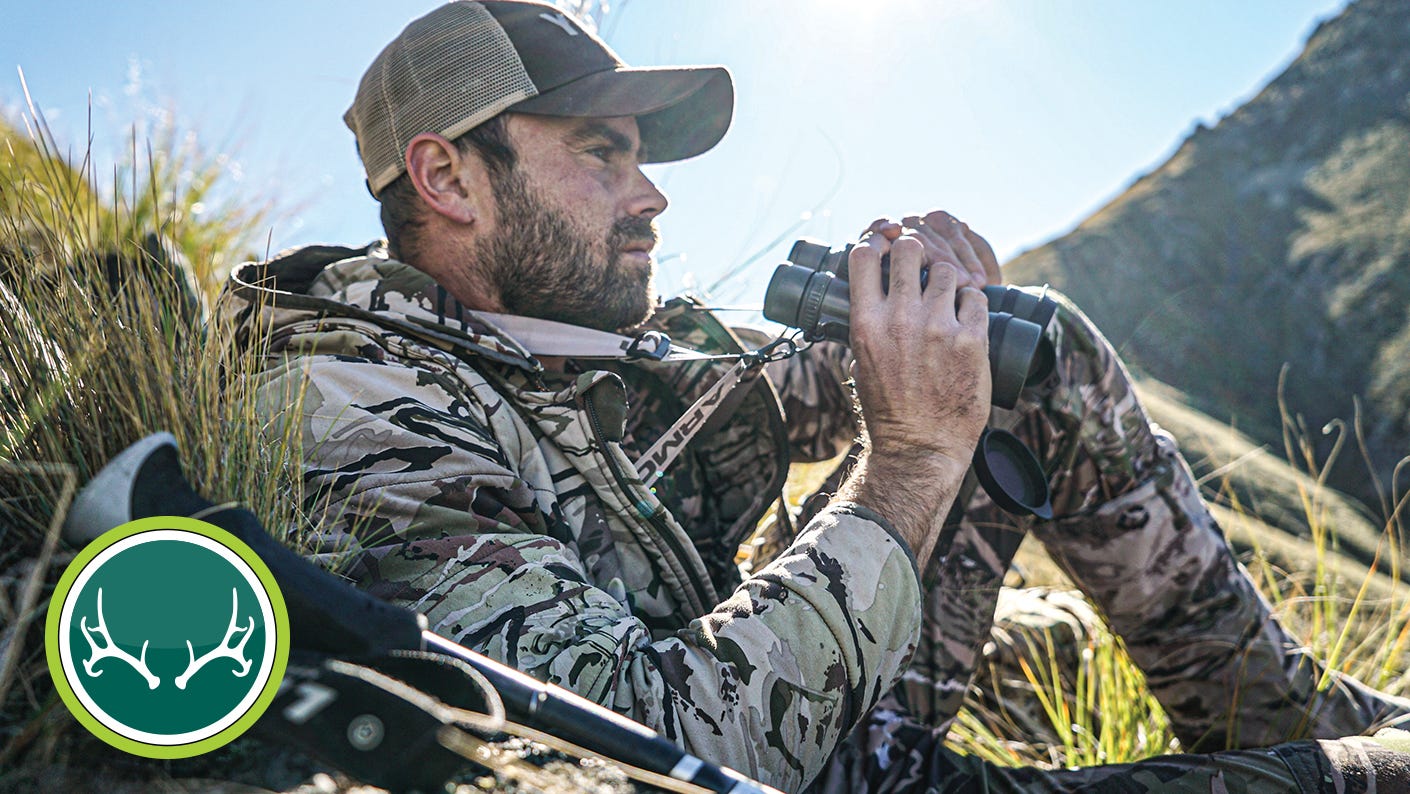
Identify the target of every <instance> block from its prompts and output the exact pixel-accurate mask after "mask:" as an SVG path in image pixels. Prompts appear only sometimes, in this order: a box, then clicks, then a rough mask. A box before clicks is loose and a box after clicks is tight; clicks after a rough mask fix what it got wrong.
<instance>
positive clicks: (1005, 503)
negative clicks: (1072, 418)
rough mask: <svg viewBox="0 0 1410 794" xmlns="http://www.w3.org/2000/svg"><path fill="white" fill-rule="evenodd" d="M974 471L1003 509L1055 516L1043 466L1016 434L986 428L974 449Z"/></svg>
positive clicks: (985, 489) (1011, 511) (1044, 517)
mask: <svg viewBox="0 0 1410 794" xmlns="http://www.w3.org/2000/svg"><path fill="white" fill-rule="evenodd" d="M974 473H975V475H976V476H977V477H978V478H979V484H980V485H982V486H984V492H985V493H987V494H989V498H990V499H993V500H994V504H996V505H998V506H999V507H1000V508H1001V509H1003V510H1006V511H1008V512H1009V513H1012V514H1014V515H1034V516H1037V517H1038V518H1042V519H1049V518H1052V517H1053V506H1052V503H1051V502H1050V500H1049V492H1048V477H1047V475H1046V474H1044V473H1043V466H1042V464H1040V463H1039V462H1038V459H1037V458H1036V457H1034V455H1033V453H1032V452H1031V451H1030V450H1029V449H1028V447H1026V446H1024V444H1023V442H1022V441H1020V440H1019V439H1018V436H1015V435H1014V434H1013V433H1010V432H1008V431H1007V430H994V429H991V428H986V429H985V430H984V432H983V434H981V435H980V436H979V446H978V447H976V448H975V450H974Z"/></svg>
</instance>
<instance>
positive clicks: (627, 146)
mask: <svg viewBox="0 0 1410 794" xmlns="http://www.w3.org/2000/svg"><path fill="white" fill-rule="evenodd" d="M597 140H604V141H606V142H607V145H608V146H609V147H611V148H612V150H613V151H617V152H621V153H623V154H631V153H632V148H633V147H632V139H631V138H628V137H627V136H626V135H625V134H623V133H621V132H619V131H618V130H615V129H613V128H611V127H609V126H607V125H606V124H605V123H603V122H600V121H585V122H583V123H581V124H579V125H577V126H576V127H574V128H573V129H572V131H571V132H569V133H568V143H569V144H577V145H581V144H585V143H593V142H595V141H597ZM636 159H637V161H638V162H643V161H645V160H646V145H645V144H642V145H641V146H639V147H636Z"/></svg>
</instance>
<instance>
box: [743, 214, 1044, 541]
mask: <svg viewBox="0 0 1410 794" xmlns="http://www.w3.org/2000/svg"><path fill="white" fill-rule="evenodd" d="M851 250H852V246H850V245H849V246H847V247H845V248H840V249H833V248H831V247H829V246H828V245H826V244H824V243H820V242H817V241H815V240H807V239H804V240H799V241H797V242H795V243H794V244H793V249H792V250H791V251H789V253H788V262H785V263H783V264H780V265H779V266H778V268H777V269H776V270H775V271H774V275H773V278H771V279H770V280H769V286H768V288H767V290H766V291H765V293H764V317H766V318H768V319H770V320H773V321H774V322H776V323H782V324H783V325H786V326H788V327H790V328H797V329H799V330H800V331H802V332H803V335H804V337H805V338H806V339H808V340H810V341H820V340H823V339H831V340H834V341H838V342H842V343H844V344H846V343H847V342H848V341H849V336H850V332H851V328H850V325H849V321H848V318H849V316H850V312H851V301H850V297H849V291H850V287H849V284H848V281H847V276H848V274H847V255H848V254H849V253H850V252H851ZM890 273H891V263H890V258H889V256H883V257H882V260H881V274H882V288H883V289H887V288H889V286H890V277H891V276H890ZM929 275H930V271H929V269H928V268H924V269H922V270H921V274H920V280H921V289H924V288H925V285H926V283H927V281H928V278H929ZM984 295H985V297H987V298H988V300H989V373H990V375H991V376H992V382H993V392H992V397H991V402H992V403H993V404H994V405H995V406H997V407H999V408H1013V407H1014V406H1016V405H1017V404H1018V397H1019V394H1020V393H1021V392H1022V391H1023V387H1024V385H1025V384H1027V383H1030V382H1038V381H1041V380H1043V379H1045V378H1047V377H1048V376H1049V375H1050V374H1052V372H1053V368H1054V366H1055V365H1056V358H1057V357H1056V353H1055V351H1054V350H1053V345H1052V342H1051V341H1049V339H1048V338H1047V337H1046V336H1045V335H1044V331H1045V330H1046V329H1047V326H1048V322H1049V321H1050V320H1051V319H1052V318H1053V314H1054V313H1056V311H1057V303H1056V302H1055V301H1053V300H1052V299H1051V298H1047V297H1044V296H1041V295H1034V294H1032V293H1029V292H1025V291H1023V290H1020V289H1015V288H1012V287H998V286H989V287H985V288H984ZM974 471H975V474H976V476H977V477H978V479H979V481H980V484H982V485H983V486H984V490H985V491H986V492H988V493H989V494H990V496H991V497H993V498H994V501H995V502H996V503H997V504H998V505H999V506H1000V507H1003V508H1004V509H1006V510H1008V511H1009V512H1011V513H1016V514H1032V515H1037V516H1039V517H1044V518H1046V517H1049V516H1051V508H1050V507H1049V506H1048V504H1047V502H1048V485H1047V478H1046V476H1045V475H1044V473H1043V470H1042V467H1041V466H1040V465H1039V463H1038V461H1037V459H1036V458H1035V457H1034V456H1033V454H1032V452H1031V451H1029V450H1028V449H1027V447H1025V446H1024V445H1023V443H1022V442H1021V441H1019V440H1018V438H1016V437H1015V436H1013V435H1012V434H1010V433H1007V432H1005V431H1000V430H992V429H987V430H985V434H984V436H983V437H981V439H980V443H979V448H978V449H976V450H975V458H974Z"/></svg>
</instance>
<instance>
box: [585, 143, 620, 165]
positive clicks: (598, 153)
mask: <svg viewBox="0 0 1410 794" xmlns="http://www.w3.org/2000/svg"><path fill="white" fill-rule="evenodd" d="M587 153H588V154H590V155H592V156H593V157H596V158H597V159H599V160H601V161H603V162H604V163H605V162H608V161H610V160H611V159H612V156H613V155H614V154H615V153H616V152H615V150H614V149H613V148H612V147H610V146H594V147H592V148H591V149H588V150H587Z"/></svg>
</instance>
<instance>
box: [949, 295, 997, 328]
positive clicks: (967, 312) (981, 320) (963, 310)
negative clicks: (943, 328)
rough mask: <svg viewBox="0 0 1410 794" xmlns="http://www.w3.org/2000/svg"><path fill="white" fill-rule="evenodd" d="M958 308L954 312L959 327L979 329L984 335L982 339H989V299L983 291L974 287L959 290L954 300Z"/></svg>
mask: <svg viewBox="0 0 1410 794" xmlns="http://www.w3.org/2000/svg"><path fill="white" fill-rule="evenodd" d="M956 301H957V304H958V308H957V310H956V312H955V316H956V318H958V319H959V321H960V325H962V326H964V327H965V328H969V329H974V328H979V329H981V330H982V331H983V333H984V338H985V339H988V338H989V299H988V297H986V296H985V295H984V293H983V291H981V290H978V289H975V288H974V287H965V288H964V289H962V290H960V292H959V296H958V297H957V298H956Z"/></svg>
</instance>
